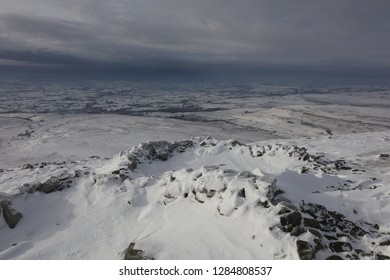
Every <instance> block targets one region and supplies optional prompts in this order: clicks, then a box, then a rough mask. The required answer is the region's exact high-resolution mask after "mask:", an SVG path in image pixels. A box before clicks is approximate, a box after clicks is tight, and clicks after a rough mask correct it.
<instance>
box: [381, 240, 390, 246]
mask: <svg viewBox="0 0 390 280" xmlns="http://www.w3.org/2000/svg"><path fill="white" fill-rule="evenodd" d="M379 246H390V240H386V241H382V242H380V243H379Z"/></svg>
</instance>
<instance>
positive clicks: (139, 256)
mask: <svg viewBox="0 0 390 280" xmlns="http://www.w3.org/2000/svg"><path fill="white" fill-rule="evenodd" d="M134 247H135V243H133V242H131V243H130V245H129V247H127V249H126V252H125V256H124V260H130V261H135V260H152V259H153V258H150V257H148V256H146V255H145V254H144V252H143V251H142V250H138V249H135V248H134Z"/></svg>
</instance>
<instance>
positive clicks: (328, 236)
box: [324, 234, 338, 240]
mask: <svg viewBox="0 0 390 280" xmlns="http://www.w3.org/2000/svg"><path fill="white" fill-rule="evenodd" d="M324 236H325V237H326V238H327V239H328V240H338V239H337V237H336V236H333V235H327V234H324Z"/></svg>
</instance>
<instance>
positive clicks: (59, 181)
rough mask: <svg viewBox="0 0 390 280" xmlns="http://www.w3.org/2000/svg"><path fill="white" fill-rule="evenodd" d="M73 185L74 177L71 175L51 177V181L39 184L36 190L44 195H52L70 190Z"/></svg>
mask: <svg viewBox="0 0 390 280" xmlns="http://www.w3.org/2000/svg"><path fill="white" fill-rule="evenodd" d="M71 183H72V177H71V175H70V174H67V173H64V174H62V175H60V176H58V177H54V176H53V177H51V178H50V179H49V180H47V181H45V182H43V183H41V184H38V185H36V186H35V188H36V189H37V190H38V191H40V192H44V193H52V192H56V191H62V190H64V189H66V188H69V187H70V186H71Z"/></svg>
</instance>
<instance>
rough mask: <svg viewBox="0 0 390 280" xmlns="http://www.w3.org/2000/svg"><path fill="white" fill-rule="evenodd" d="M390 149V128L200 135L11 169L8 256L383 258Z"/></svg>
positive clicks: (0, 175) (2, 223) (389, 235)
mask: <svg viewBox="0 0 390 280" xmlns="http://www.w3.org/2000/svg"><path fill="white" fill-rule="evenodd" d="M340 151H342V153H341V152H340ZM389 151H390V132H389V131H385V132H375V133H369V134H368V133H366V134H364V133H363V134H351V135H343V136H331V137H328V136H326V137H322V138H317V137H316V138H314V137H311V138H300V139H291V140H283V141H276V140H267V141H264V142H258V143H254V144H241V143H240V142H238V141H233V140H229V141H221V140H216V139H213V138H191V139H189V140H183V141H177V142H164V141H159V142H148V143H143V144H140V145H138V146H135V147H133V148H132V149H130V150H128V151H124V152H121V153H120V154H118V155H116V156H114V157H113V158H111V159H101V158H99V157H92V158H89V159H85V160H78V161H73V162H70V161H69V162H60V163H47V162H43V163H37V164H27V165H24V166H20V167H17V168H10V169H3V170H0V201H1V206H2V207H1V211H2V213H1V214H2V218H0V241H1V242H0V259H123V258H125V256H127V257H128V256H130V257H131V258H153V259H299V258H300V259H326V258H330V259H336V258H343V259H357V258H359V259H385V258H388V257H387V256H389V255H390V247H389V245H390V169H389V166H390V159H389V158H388V156H387V155H388V153H389ZM129 244H130V246H129ZM127 257H126V258H127Z"/></svg>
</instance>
